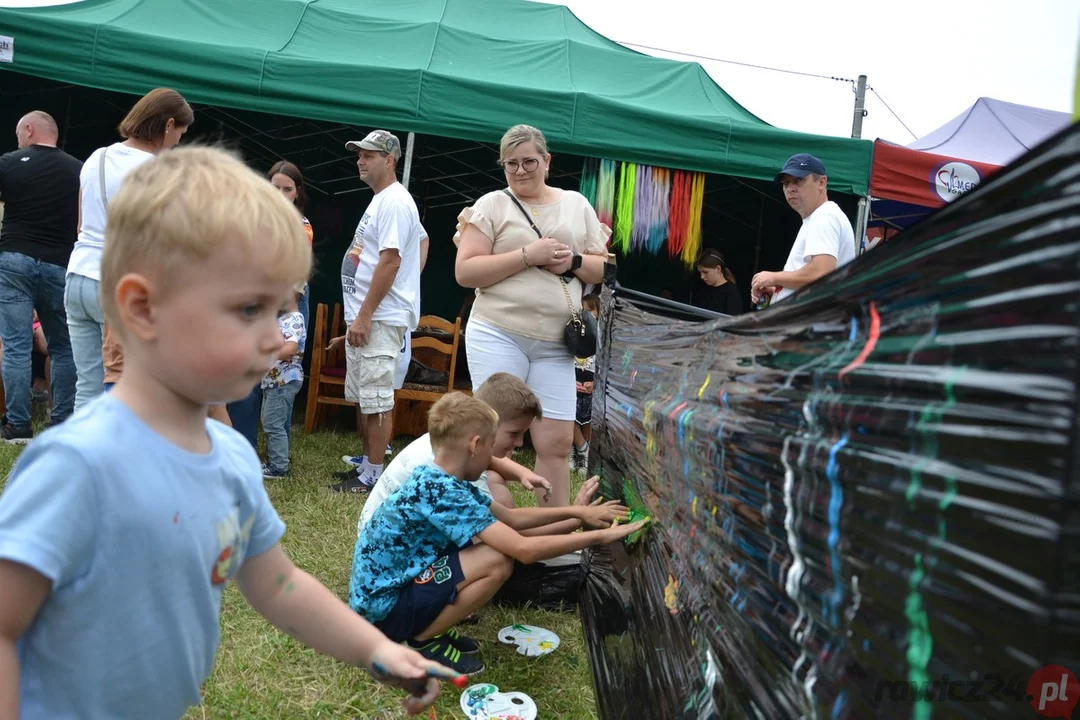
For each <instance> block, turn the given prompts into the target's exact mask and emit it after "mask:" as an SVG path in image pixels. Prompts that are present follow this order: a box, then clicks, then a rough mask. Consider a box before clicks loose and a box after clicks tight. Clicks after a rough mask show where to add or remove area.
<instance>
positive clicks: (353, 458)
mask: <svg viewBox="0 0 1080 720" xmlns="http://www.w3.org/2000/svg"><path fill="white" fill-rule="evenodd" d="M341 462H343V463H345V464H346V465H348V466H349V467H351V468H358V467H360V466H361V465H363V464H364V463H365V462H367V458H366V457H365V456H363V455H342V456H341ZM335 474H336V473H335Z"/></svg>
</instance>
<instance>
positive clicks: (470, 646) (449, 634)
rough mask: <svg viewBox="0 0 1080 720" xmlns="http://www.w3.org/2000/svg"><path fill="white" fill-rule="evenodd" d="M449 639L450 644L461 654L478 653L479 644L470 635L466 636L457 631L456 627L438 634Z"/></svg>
mask: <svg viewBox="0 0 1080 720" xmlns="http://www.w3.org/2000/svg"><path fill="white" fill-rule="evenodd" d="M440 637H445V638H447V639H448V640H450V644H451V645H453V646H454V647H456V648H457V649H458V652H460V653H461V654H462V655H479V654H480V644H479V643H478V642H476V641H475V640H473V639H472V638H471V637H466V636H464V635H462V634H461V633H460V632H458V631H457V628H450V629H449V630H447V631H446V632H445V633H443V634H442V635H440Z"/></svg>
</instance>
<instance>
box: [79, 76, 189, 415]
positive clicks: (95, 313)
mask: <svg viewBox="0 0 1080 720" xmlns="http://www.w3.org/2000/svg"><path fill="white" fill-rule="evenodd" d="M194 121H195V114H194V113H193V112H192V110H191V106H190V105H188V103H187V101H186V100H184V98H183V96H182V95H180V93H178V92H176V91H175V90H169V89H168V88H157V89H156V90H151V91H150V92H148V93H147V94H146V95H144V96H143V97H142V98H141V99H140V100H139V101H138V102H137V103H135V105H134V106H133V107H132V108H131V110H130V111H129V112H128V114H127V116H126V117H125V118H124V119H123V121H121V123H120V126H119V127H118V128H117V129H118V131H119V133H120V137H122V138H123V141H121V142H118V143H114V144H112V145H109V146H108V147H103V148H99V149H97V150H95V151H94V152H93V153H92V154H91V155H90V157H89V158H87V159H86V162H85V163H84V164H83V167H82V172H81V173H80V175H79V236H78V240H77V241H76V243H75V248H74V250H72V252H71V259H70V260H69V261H68V267H67V283H66V285H65V288H64V309H65V311H66V312H67V324H68V332H69V334H70V336H71V352H72V355H73V357H74V359H75V371H76V374H77V380H76V383H75V409H76V410H78V409H79V408H80V407H82V406H83V405H85V404H86V403H88V402H89V401H90V400H92V399H94V398H95V397H97V396H98V395H100V394H101V393H103V392H104V391H105V368H104V365H103V364H102V353H103V350H104V349H103V341H104V336H105V317H104V315H103V314H102V312H101V301H100V295H101V249H102V248H103V247H104V246H105V217H106V214H107V212H108V207H109V199H110V198H112V197H114V196H115V195H116V192H117V190H119V189H120V184H121V183H122V182H123V180H124V178H125V177H126V176H127V174H128V173H129V172H131V171H132V170H134V169H135V168H137V167H138V166H139V165H142V164H143V163H144V162H146V161H147V160H149V159H151V158H152V157H154V156H155V155H157V154H158V153H160V152H161V151H163V150H168V149H169V148H171V147H174V146H175V145H176V144H177V143H179V142H180V138H182V137H183V136H184V133H186V132H187V129H188V127H190V126H191V123H193V122H194ZM106 291H107V292H112V291H113V288H106ZM119 353H120V351H119V346H117V347H116V348H115V349H114V350H112V349H110V355H111V357H113V359H114V360H115V361H116V362H117V363H119V357H120V355H119ZM114 370H115V371H116V372H119V366H118V365H117V367H115V368H114Z"/></svg>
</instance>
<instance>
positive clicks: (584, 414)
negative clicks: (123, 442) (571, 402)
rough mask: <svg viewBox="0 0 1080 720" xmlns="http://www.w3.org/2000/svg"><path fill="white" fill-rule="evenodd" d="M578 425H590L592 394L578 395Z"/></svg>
mask: <svg viewBox="0 0 1080 720" xmlns="http://www.w3.org/2000/svg"><path fill="white" fill-rule="evenodd" d="M575 420H576V421H577V424H578V425H588V424H590V423H591V422H592V394H591V393H590V394H589V395H584V394H582V395H578V396H577V417H576V418H575Z"/></svg>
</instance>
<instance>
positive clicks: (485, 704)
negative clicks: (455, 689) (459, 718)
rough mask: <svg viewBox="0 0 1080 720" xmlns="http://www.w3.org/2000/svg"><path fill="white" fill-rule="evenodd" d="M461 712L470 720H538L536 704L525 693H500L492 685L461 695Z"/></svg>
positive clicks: (468, 690)
mask: <svg viewBox="0 0 1080 720" xmlns="http://www.w3.org/2000/svg"><path fill="white" fill-rule="evenodd" d="M461 711H462V712H463V713H465V717H467V718H469V720H536V716H537V710H536V703H535V702H533V699H532V698H531V697H529V696H528V695H526V694H525V693H519V692H506V693H504V692H499V688H498V687H496V686H495V685H491V684H490V683H481V684H479V685H472V686H470V687H469V688H467V689H466V690H465V692H463V693H461Z"/></svg>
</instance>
